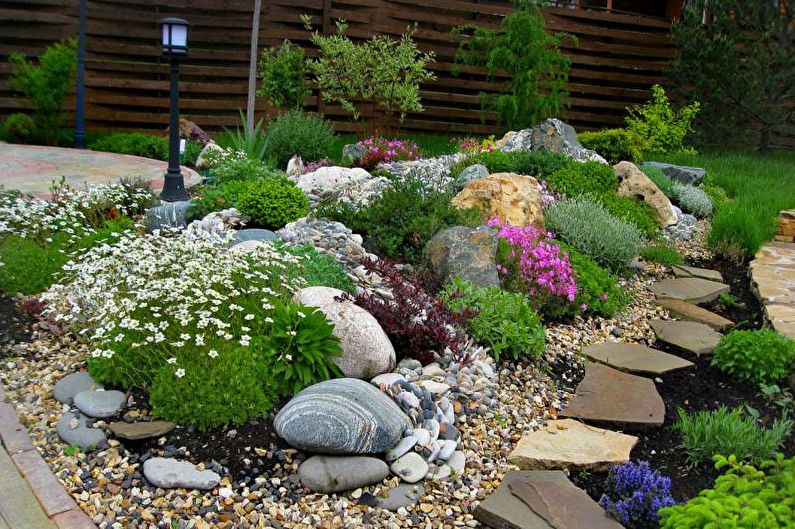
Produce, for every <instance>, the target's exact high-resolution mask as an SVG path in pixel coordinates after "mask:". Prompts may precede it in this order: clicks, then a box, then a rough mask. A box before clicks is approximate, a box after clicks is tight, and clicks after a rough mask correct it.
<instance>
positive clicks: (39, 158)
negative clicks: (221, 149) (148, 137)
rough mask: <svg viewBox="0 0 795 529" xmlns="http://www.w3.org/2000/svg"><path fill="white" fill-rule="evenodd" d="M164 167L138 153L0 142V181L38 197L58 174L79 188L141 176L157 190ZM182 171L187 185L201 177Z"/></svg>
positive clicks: (185, 169) (46, 192) (186, 169)
mask: <svg viewBox="0 0 795 529" xmlns="http://www.w3.org/2000/svg"><path fill="white" fill-rule="evenodd" d="M167 167H168V163H167V162H163V161H160V160H151V159H149V158H142V157H140V156H129V155H126V154H116V153H109V152H99V151H90V150H87V149H65V148H62V147H43V146H40V145H17V144H12V143H2V142H0V185H2V186H3V187H5V188H6V189H18V190H20V191H22V192H24V193H30V194H32V195H35V196H38V197H40V198H47V196H48V195H49V190H50V185H51V184H52V182H53V181H60V179H61V177H64V178H65V180H66V183H67V184H69V185H70V186H72V187H75V188H78V189H82V188H84V187H85V186H86V185H91V184H98V183H110V182H118V181H119V179H120V178H133V179H135V178H140V179H142V180H144V181H147V182H149V183H150V187H151V188H152V189H154V190H159V189H161V188H162V187H163V177H164V175H165V172H166V168H167ZM182 174H183V176H184V177H185V186H186V187H190V186H192V185H195V184H197V183H199V182H200V181H201V179H202V177H201V176H200V175H199V173H197V172H196V171H194V170H192V169H188V168H187V167H182Z"/></svg>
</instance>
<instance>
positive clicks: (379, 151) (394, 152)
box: [358, 136, 422, 169]
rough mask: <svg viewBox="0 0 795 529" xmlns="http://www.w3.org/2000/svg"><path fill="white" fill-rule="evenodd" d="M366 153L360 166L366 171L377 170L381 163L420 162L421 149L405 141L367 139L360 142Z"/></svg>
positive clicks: (380, 138)
mask: <svg viewBox="0 0 795 529" xmlns="http://www.w3.org/2000/svg"><path fill="white" fill-rule="evenodd" d="M359 145H361V146H363V147H364V148H365V149H366V151H365V153H364V156H362V157H361V158H360V159H359V161H358V165H359V166H360V167H363V168H365V169H375V167H376V166H378V164H379V163H382V162H383V163H392V162H398V161H401V160H419V159H421V158H422V156H421V155H420V148H419V147H418V146H417V144H416V143H408V142H405V141H403V140H388V139H386V138H382V137H380V136H375V137H372V138H367V139H366V140H362V141H360V142H359Z"/></svg>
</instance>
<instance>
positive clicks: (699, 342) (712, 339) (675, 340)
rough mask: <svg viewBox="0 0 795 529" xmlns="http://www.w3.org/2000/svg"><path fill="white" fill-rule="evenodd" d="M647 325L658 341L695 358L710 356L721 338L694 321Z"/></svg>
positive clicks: (710, 329) (663, 322)
mask: <svg viewBox="0 0 795 529" xmlns="http://www.w3.org/2000/svg"><path fill="white" fill-rule="evenodd" d="M649 325H650V326H651V328H652V330H653V331H654V334H655V335H657V339H658V340H661V341H663V342H665V343H669V344H671V345H675V346H677V347H679V348H681V349H684V350H685V351H689V352H691V353H693V354H695V355H696V356H701V355H709V354H712V351H714V350H715V348H716V347H717V346H718V343H720V339H721V338H722V337H723V336H722V335H721V334H720V333H719V332H716V331H715V330H714V329H712V328H711V327H708V326H706V325H704V324H703V323H696V322H694V321H672V320H651V321H650V322H649Z"/></svg>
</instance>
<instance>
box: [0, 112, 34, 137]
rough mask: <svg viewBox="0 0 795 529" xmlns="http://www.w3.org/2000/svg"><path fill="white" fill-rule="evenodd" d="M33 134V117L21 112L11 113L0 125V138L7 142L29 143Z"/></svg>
mask: <svg viewBox="0 0 795 529" xmlns="http://www.w3.org/2000/svg"><path fill="white" fill-rule="evenodd" d="M35 134H36V124H35V123H34V122H33V118H32V117H30V116H28V115H27V114H22V113H21V112H18V113H16V114H11V115H10V116H8V117H7V118H6V119H5V121H3V125H2V126H0V139H2V140H3V141H7V142H9V143H30V142H32V141H33V139H34V136H35Z"/></svg>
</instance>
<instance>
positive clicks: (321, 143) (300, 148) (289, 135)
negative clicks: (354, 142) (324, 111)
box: [265, 110, 335, 167]
mask: <svg viewBox="0 0 795 529" xmlns="http://www.w3.org/2000/svg"><path fill="white" fill-rule="evenodd" d="M334 141H335V140H334V130H333V129H332V128H331V124H330V123H329V122H328V121H326V120H324V119H322V118H320V117H317V116H313V115H310V114H304V113H303V112H301V111H299V110H291V111H289V112H286V113H284V114H282V115H280V116H278V117H277V118H275V119H273V120H272V121H271V122H270V124H269V125H268V130H267V132H266V133H265V152H266V154H267V156H268V157H269V158H271V159H272V160H273V161H274V162H275V163H276V166H277V167H286V166H287V162H288V161H289V160H290V158H292V157H293V156H295V155H296V154H297V155H299V156H300V157H301V158H302V159H303V160H304V162H316V161H320V160H323V159H324V158H331V157H332V156H334V154H335V153H334Z"/></svg>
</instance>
